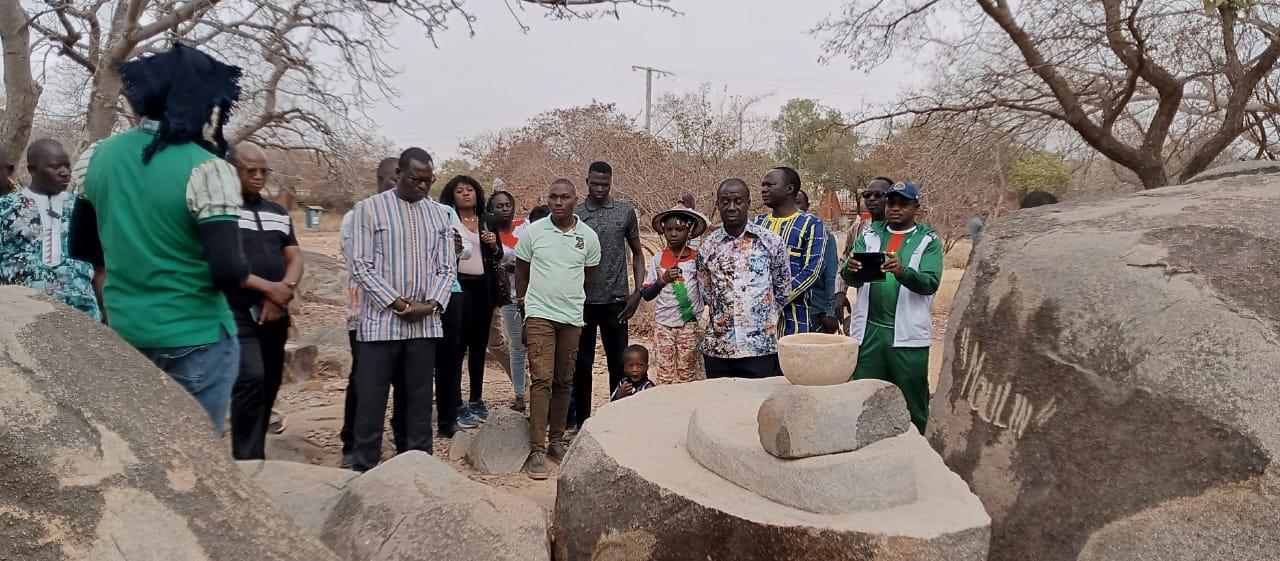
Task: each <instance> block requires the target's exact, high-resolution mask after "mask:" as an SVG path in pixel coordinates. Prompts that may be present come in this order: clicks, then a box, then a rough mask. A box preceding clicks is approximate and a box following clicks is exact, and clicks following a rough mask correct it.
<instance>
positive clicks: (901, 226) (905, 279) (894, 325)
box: [840, 181, 942, 433]
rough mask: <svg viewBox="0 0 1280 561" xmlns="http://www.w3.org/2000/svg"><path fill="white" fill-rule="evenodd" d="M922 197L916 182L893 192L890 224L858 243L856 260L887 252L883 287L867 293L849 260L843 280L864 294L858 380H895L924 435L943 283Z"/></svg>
mask: <svg viewBox="0 0 1280 561" xmlns="http://www.w3.org/2000/svg"><path fill="white" fill-rule="evenodd" d="M919 209H920V192H919V190H918V189H916V186H915V185H913V184H912V183H911V182H910V181H907V182H903V183H897V184H895V185H894V186H893V187H891V188H889V191H888V193H887V195H886V197H885V221H884V222H875V223H872V225H871V227H870V228H868V229H867V230H866V231H865V232H863V234H862V235H861V236H859V237H858V239H857V241H855V242H854V244H853V251H854V252H855V253H862V252H883V253H885V254H886V260H885V263H884V265H883V266H882V267H881V269H882V270H883V271H884V272H885V273H886V274H885V279H884V280H883V281H877V282H872V283H870V284H869V286H867V287H866V288H862V283H859V282H856V279H855V278H854V273H856V272H857V271H858V270H860V269H861V268H862V264H861V263H860V262H858V261H857V260H854V259H849V260H847V261H845V264H844V266H843V267H842V268H841V270H840V274H841V276H842V277H843V278H844V280H845V282H847V283H849V285H850V286H854V287H857V288H858V300H857V302H856V303H855V304H854V306H853V313H852V319H851V321H850V326H849V336H850V337H853V338H854V339H856V340H858V342H859V344H861V345H862V347H861V349H859V351H858V366H857V368H855V369H854V371H853V378H854V379H855V380H863V379H867V378H874V379H878V380H887V381H889V382H892V383H893V384H894V385H896V386H898V388H899V389H901V390H902V394H903V396H905V397H906V398H907V410H908V411H910V413H911V422H912V423H914V424H915V425H916V428H918V429H919V430H920V432H921V433H923V432H924V427H925V423H926V422H927V421H928V420H929V344H930V343H931V342H932V340H933V321H932V317H931V308H932V307H933V294H934V293H935V292H937V291H938V285H939V284H940V283H941V281H942V241H941V240H940V239H938V236H937V234H935V233H934V232H933V229H932V228H929V227H928V226H926V225H924V224H919V223H917V222H916V211H918V210H919Z"/></svg>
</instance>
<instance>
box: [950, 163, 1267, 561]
mask: <svg viewBox="0 0 1280 561" xmlns="http://www.w3.org/2000/svg"><path fill="white" fill-rule="evenodd" d="M1278 215H1280V176H1277V175H1257V176H1253V175H1250V176H1238V177H1231V178H1227V179H1220V180H1216V181H1207V182H1204V183H1197V184H1194V185H1189V186H1183V187H1166V188H1161V189H1155V190H1152V191H1147V192H1143V193H1140V194H1136V195H1132V196H1123V197H1118V198H1115V199H1111V200H1107V201H1100V202H1093V203H1080V204H1071V203H1065V204H1057V205H1052V206H1051V207H1043V208H1037V209H1032V210H1027V211H1018V212H1015V213H1011V214H1009V215H1007V216H1005V217H1002V218H1001V220H1000V221H999V222H997V223H993V224H992V225H991V227H990V229H988V230H987V231H986V232H984V234H983V239H982V243H981V244H978V246H977V248H976V250H975V253H974V255H973V260H972V262H971V263H970V266H969V268H968V273H967V274H966V276H965V278H964V280H963V282H962V283H961V285H960V289H959V293H958V294H957V295H956V298H955V302H954V304H953V308H952V309H953V311H952V314H951V319H950V326H949V328H948V330H947V340H946V343H945V345H946V347H945V348H946V352H945V358H944V359H943V364H942V372H941V377H940V379H939V383H938V390H937V393H936V394H935V396H934V399H933V402H932V404H931V410H932V415H933V418H932V419H931V420H930V422H929V429H928V436H929V439H930V441H931V443H932V444H933V445H934V447H935V448H936V449H937V450H938V451H939V452H940V453H941V454H942V456H943V459H944V460H946V462H947V464H948V465H949V466H950V467H951V468H952V469H953V470H955V471H956V472H958V473H959V474H960V475H961V476H963V477H964V478H965V480H966V481H968V482H969V484H970V485H971V486H972V488H973V490H974V492H975V493H977V494H978V496H979V497H981V498H982V501H983V503H984V504H985V505H986V508H987V510H988V512H990V513H991V517H992V520H993V522H992V544H991V559H992V560H993V561H1012V560H1022V559H1038V560H1041V561H1067V560H1086V559H1087V560H1090V561H1092V560H1104V559H1105V560H1129V559H1137V560H1146V559H1161V560H1166V561H1184V560H1186V561H1189V560H1197V561H1201V560H1206V561H1213V560H1220V559H1232V560H1256V561H1261V560H1264V559H1267V560H1274V559H1278V558H1280V532H1277V531H1276V525H1277V522H1280V515H1278V514H1277V513H1278V512H1280V492H1278V491H1277V489H1278V488H1280V485H1278V484H1277V483H1278V482H1277V479H1278V477H1277V475H1278V474H1280V470H1277V469H1276V463H1275V458H1276V454H1277V451H1278V450H1280V400H1277V399H1276V386H1277V381H1280V379H1278V378H1277V374H1276V372H1277V370H1276V369H1277V366H1276V365H1277V364H1280V298H1277V297H1276V295H1277V294H1280V276H1277V275H1276V271H1280V223H1278V222H1277V221H1276V216H1278Z"/></svg>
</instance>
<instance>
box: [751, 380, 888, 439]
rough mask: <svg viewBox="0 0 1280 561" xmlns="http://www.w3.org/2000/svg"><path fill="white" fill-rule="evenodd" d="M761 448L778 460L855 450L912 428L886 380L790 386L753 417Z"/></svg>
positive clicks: (765, 403)
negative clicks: (832, 384)
mask: <svg viewBox="0 0 1280 561" xmlns="http://www.w3.org/2000/svg"><path fill="white" fill-rule="evenodd" d="M756 419H757V422H758V424H759V429H758V432H759V435H760V444H761V445H762V446H764V449H765V450H767V451H768V452H769V453H770V454H773V455H774V456H777V457H779V458H808V457H811V456H821V455H824V454H836V453H840V452H851V451H853V450H858V449H860V448H862V447H864V446H867V445H868V444H873V443H876V442H879V441H881V440H884V439H886V438H890V437H892V436H896V435H899V434H902V433H903V432H905V431H906V430H908V429H910V428H911V415H910V414H909V413H907V400H906V399H905V398H903V397H902V391H901V390H899V389H898V387H897V386H895V385H893V384H891V383H889V382H886V381H884V380H855V381H853V382H846V383H844V384H837V385H834V386H794V385H793V386H788V387H785V388H782V389H781V390H779V391H778V393H776V394H773V395H772V396H769V399H766V400H765V401H764V405H762V406H761V407H760V411H759V414H758V415H757V418H756Z"/></svg>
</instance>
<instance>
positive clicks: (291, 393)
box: [267, 216, 964, 512]
mask: <svg viewBox="0 0 1280 561" xmlns="http://www.w3.org/2000/svg"><path fill="white" fill-rule="evenodd" d="M300 218H301V217H300V216H299V217H295V224H303V222H302V221H301V220H300ZM326 218H329V217H326ZM338 218H340V217H338ZM337 223H338V220H326V221H325V222H324V223H323V224H322V228H321V229H320V230H316V231H312V230H305V229H302V228H300V229H299V230H298V240H299V243H300V244H301V245H302V246H303V247H304V248H305V249H307V250H309V251H314V252H318V253H323V254H326V255H330V256H333V257H338V256H339V248H338V235H337V231H336V229H337ZM960 262H961V263H962V262H963V261H960ZM950 263H951V262H949V263H948V264H950ZM963 275H964V270H963V269H951V268H949V269H947V270H946V271H945V273H944V274H943V281H942V288H941V289H940V290H939V293H938V296H937V298H936V299H935V301H934V326H935V329H934V344H933V346H932V348H931V352H930V356H929V385H930V387H931V388H933V387H936V384H937V379H938V372H939V370H940V368H941V365H942V340H943V337H944V336H945V330H946V325H947V316H948V314H949V313H950V311H951V300H952V298H953V297H954V295H955V291H956V288H957V287H958V285H959V283H960V279H961V278H962V277H963ZM345 314H346V311H345V310H344V309H343V308H342V307H341V306H335V305H329V304H323V303H315V302H304V303H303V304H302V307H301V310H300V312H299V313H298V314H297V323H298V324H299V325H300V326H301V327H302V329H303V330H304V331H305V330H309V329H314V328H316V327H319V326H334V325H342V324H343V322H344V321H345V317H346V316H345ZM632 340H633V342H637V343H640V344H645V345H648V344H650V343H651V341H649V340H648V339H647V338H645V337H638V336H633V337H632ZM605 371H606V368H605V363H604V353H603V351H602V350H601V349H600V348H599V347H597V350H596V368H595V372H597V373H598V374H597V375H596V376H594V381H595V387H594V389H593V392H592V398H593V399H592V404H593V410H594V409H598V408H599V407H602V406H604V405H605V404H606V403H608V398H609V396H608V387H607V385H608V383H607V379H608V376H607V375H605V374H604V372H605ZM467 378H468V377H467V376H466V375H465V374H464V376H463V381H462V385H463V390H462V391H463V392H464V395H466V393H467V392H469V390H470V388H469V381H468V379H467ZM346 385H347V373H346V372H321V373H320V375H319V376H318V377H316V378H314V379H312V380H309V381H306V382H302V383H298V384H292V385H289V386H286V387H284V388H282V389H281V394H280V398H279V400H278V401H277V405H276V409H277V411H278V412H280V413H282V414H284V415H285V417H286V419H287V421H286V428H285V430H284V432H283V433H282V434H279V435H270V437H269V439H268V450H267V457H268V458H269V459H277V460H289V461H297V462H305V463H311V464H315V465H323V466H330V467H337V466H338V465H339V462H340V459H341V446H342V444H341V441H340V439H339V437H338V432H339V429H340V428H341V425H342V414H343V407H342V406H343V399H344V395H345V390H346ZM483 393H484V399H485V402H486V403H487V404H488V405H489V407H490V409H493V408H496V407H506V406H508V405H510V403H511V402H512V400H513V399H514V394H513V390H512V386H511V382H510V381H509V380H508V379H507V376H506V374H505V373H504V372H503V371H502V369H501V368H500V367H499V366H498V365H497V364H496V363H494V362H492V361H491V362H490V363H489V364H488V366H487V368H486V370H485V380H484V389H483ZM449 444H450V440H449V439H446V438H440V437H439V436H437V437H436V439H435V455H436V457H438V458H440V459H441V460H443V461H445V462H448V463H449V464H450V465H452V466H453V467H454V468H456V469H457V470H458V471H459V472H460V473H462V474H464V475H466V476H467V477H470V478H471V479H473V480H475V481H479V482H481V483H485V484H488V485H493V486H496V487H502V488H504V489H507V490H509V491H512V492H514V493H517V494H520V495H523V496H526V497H529V498H530V499H532V500H533V501H534V502H536V503H538V504H539V505H541V506H542V507H543V508H544V509H547V510H548V512H550V510H551V509H552V508H553V506H554V504H555V479H554V478H551V479H548V480H545V481H533V480H531V479H529V478H528V477H527V476H525V475H523V474H516V475H497V476H494V475H482V474H479V473H476V472H475V471H473V470H471V469H470V468H469V467H468V466H467V465H466V464H465V463H463V462H461V461H453V460H450V459H449ZM390 452H391V450H390V444H389V443H388V444H387V445H386V446H384V454H390Z"/></svg>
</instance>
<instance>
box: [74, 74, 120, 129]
mask: <svg viewBox="0 0 1280 561" xmlns="http://www.w3.org/2000/svg"><path fill="white" fill-rule="evenodd" d="M116 64H118V62H117V61H111V62H110V63H109V64H100V65H98V73H97V74H94V76H93V93H92V94H91V95H90V98H89V113H88V115H86V116H85V125H84V131H85V138H84V140H85V144H86V146H87V145H88V144H92V143H94V142H97V141H99V140H102V139H103V138H106V137H107V136H109V135H110V134H111V131H112V129H114V128H115V126H116V107H117V103H119V100H120V93H121V90H122V89H123V87H124V82H123V80H122V79H121V78H120V72H119V71H118V70H116Z"/></svg>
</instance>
